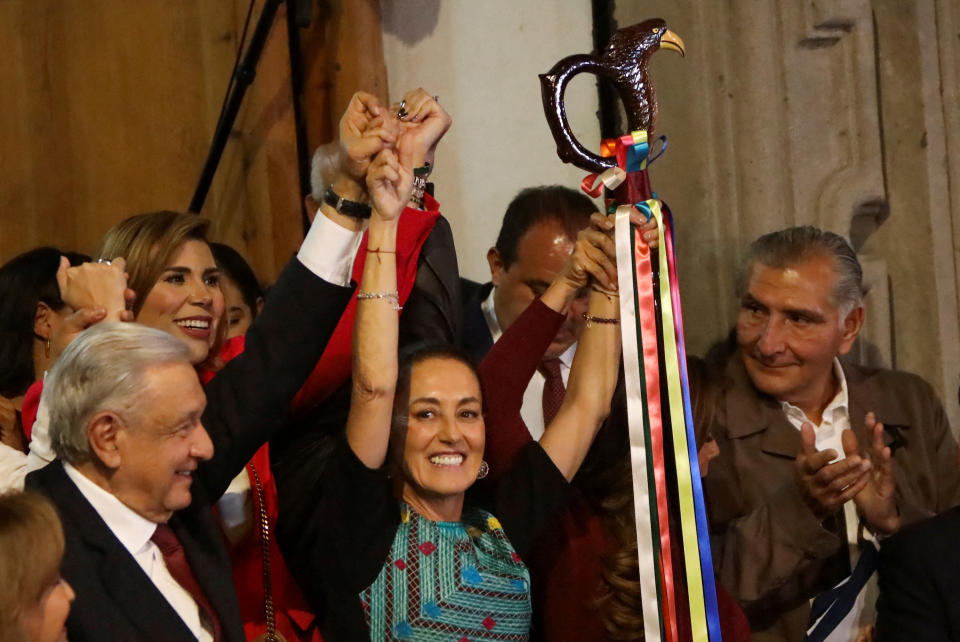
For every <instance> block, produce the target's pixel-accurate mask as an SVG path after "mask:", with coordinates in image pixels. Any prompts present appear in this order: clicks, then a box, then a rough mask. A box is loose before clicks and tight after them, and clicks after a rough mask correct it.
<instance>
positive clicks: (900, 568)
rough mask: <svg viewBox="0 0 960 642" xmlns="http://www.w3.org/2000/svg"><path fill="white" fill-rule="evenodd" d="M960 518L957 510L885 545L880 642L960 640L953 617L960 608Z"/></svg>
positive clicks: (879, 609)
mask: <svg viewBox="0 0 960 642" xmlns="http://www.w3.org/2000/svg"><path fill="white" fill-rule="evenodd" d="M957 517H958V514H957V512H956V511H953V512H952V513H951V514H950V515H945V516H943V517H942V518H938V519H934V520H932V521H927V522H924V523H922V524H918V525H917V526H916V527H914V528H908V529H906V530H904V531H902V532H901V533H900V534H898V535H895V536H894V537H891V538H890V539H887V540H885V541H884V542H882V544H881V547H880V568H879V589H880V595H879V598H878V599H877V634H878V637H877V639H878V640H879V641H880V642H888V641H889V642H894V641H896V642H901V641H902V640H911V641H912V642H927V641H933V640H956V639H958V638H957V636H958V635H960V631H958V630H957V629H956V628H955V627H956V625H957V621H956V615H954V613H955V611H956V609H957V605H958V603H960V601H958V600H960V578H958V577H957V574H956V573H957V567H958V562H960V554H958V553H957V550H958V549H957V540H958V539H960V528H957V526H958V525H960V521H958V519H957ZM944 519H945V520H946V521H943V520H944ZM950 532H952V533H953V537H952V538H950V537H949V533H950ZM950 540H952V541H950ZM943 544H946V546H943ZM951 620H953V621H951Z"/></svg>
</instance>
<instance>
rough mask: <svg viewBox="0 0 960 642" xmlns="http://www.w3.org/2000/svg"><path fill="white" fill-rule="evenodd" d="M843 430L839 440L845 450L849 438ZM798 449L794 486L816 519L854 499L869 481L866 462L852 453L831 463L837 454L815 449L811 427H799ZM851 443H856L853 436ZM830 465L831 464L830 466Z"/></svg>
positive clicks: (805, 424)
mask: <svg viewBox="0 0 960 642" xmlns="http://www.w3.org/2000/svg"><path fill="white" fill-rule="evenodd" d="M848 432H849V433H850V436H851V437H852V436H853V433H852V432H851V431H844V435H843V436H842V439H843V441H844V450H846V446H847V443H848V442H847V440H848V439H849V437H848V436H847V435H846V433H848ZM800 438H801V441H802V444H803V445H802V449H801V452H800V454H799V455H797V459H796V464H795V466H796V475H797V483H798V484H799V486H800V491H801V494H802V495H803V498H804V500H805V501H806V503H807V505H808V506H809V507H810V509H811V510H812V511H813V514H814V515H816V516H817V517H818V518H819V519H821V520H822V519H824V518H825V517H827V515H829V514H830V513H831V512H833V511H835V510H837V509H838V508H840V507H841V506H843V504H844V503H845V502H846V501H848V500H850V499H853V498H854V497H856V495H857V494H858V493H859V492H860V491H862V490H863V489H864V488H865V487H866V486H867V484H868V483H869V481H870V478H869V477H870V476H869V472H870V466H871V464H870V461H869V460H867V459H864V458H862V457H861V456H860V455H859V454H858V453H856V452H850V453H849V454H848V455H847V457H846V458H845V459H841V460H840V461H835V462H833V460H834V459H836V458H837V455H838V453H837V451H836V450H833V449H832V448H830V449H827V450H824V451H820V450H817V437H816V434H815V433H814V430H813V426H812V425H810V424H809V423H806V422H805V423H804V424H803V425H802V426H801V427H800ZM853 439H854V444H855V443H856V437H854V438H853ZM830 462H833V463H830Z"/></svg>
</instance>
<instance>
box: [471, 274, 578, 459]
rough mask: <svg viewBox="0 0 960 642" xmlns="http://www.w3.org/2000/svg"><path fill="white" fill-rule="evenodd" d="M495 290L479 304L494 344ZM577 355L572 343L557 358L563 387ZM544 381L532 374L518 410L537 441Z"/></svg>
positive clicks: (496, 325)
mask: <svg viewBox="0 0 960 642" xmlns="http://www.w3.org/2000/svg"><path fill="white" fill-rule="evenodd" d="M495 291H496V288H493V289H491V290H490V295H489V296H488V297H487V298H486V299H484V300H483V302H482V303H481V304H480V309H481V310H482V311H483V317H484V319H486V321H487V328H488V329H489V330H490V336H491V337H493V340H494V342H496V341H499V340H500V337H501V335H503V331H502V330H501V329H500V322H499V321H498V320H497V311H496V310H495V309H494V306H493V293H494V292H495ZM576 353H577V344H576V343H574V344H573V345H571V346H570V347H569V348H567V349H566V350H564V351H563V354H561V355H560V356H559V357H558V358H559V359H560V376H561V377H562V378H563V386H564V388H566V386H567V381H568V380H569V379H570V366H571V365H573V355H575V354H576ZM545 382H546V379H545V378H544V376H543V375H542V374H540V371H539V370H538V371H537V372H534V373H533V377H531V379H530V383H529V384H527V389H526V390H524V392H523V406H522V407H521V408H520V416H521V417H522V418H523V422H524V423H525V424H526V425H527V430H529V431H530V436H531V437H533V438H534V439H535V440H537V441H539V440H540V437H542V436H543V431H544V428H545V426H544V425H543V386H544V383H545Z"/></svg>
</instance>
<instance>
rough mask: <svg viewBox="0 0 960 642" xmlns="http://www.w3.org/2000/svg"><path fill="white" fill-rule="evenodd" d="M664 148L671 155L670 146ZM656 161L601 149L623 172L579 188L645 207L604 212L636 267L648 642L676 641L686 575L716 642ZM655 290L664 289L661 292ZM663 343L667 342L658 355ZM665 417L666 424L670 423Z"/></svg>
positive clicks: (632, 378)
mask: <svg viewBox="0 0 960 642" xmlns="http://www.w3.org/2000/svg"><path fill="white" fill-rule="evenodd" d="M662 140H663V148H665V147H666V139H665V138H663V139H662ZM663 148H661V150H660V153H662V151H663ZM649 151H650V146H649V143H648V140H647V135H646V133H645V132H634V133H632V134H631V135H629V136H622V137H620V138H617V139H611V140H606V141H603V145H602V148H601V152H602V153H603V155H604V156H607V157H610V156H615V157H616V158H617V165H618V168H620V169H621V172H619V173H617V172H614V171H611V170H607V171H606V172H603V173H602V174H601V175H591V176H589V177H587V179H584V183H583V185H582V186H581V187H583V189H584V191H587V192H588V193H591V192H590V190H593V191H594V192H597V193H599V184H600V183H602V184H604V185H606V186H607V190H608V197H609V196H611V194H610V192H611V191H612V190H613V189H616V188H617V187H619V186H621V185H623V184H624V183H626V185H624V187H623V188H622V189H621V190H620V191H618V192H617V194H618V195H619V197H620V198H623V196H624V195H625V194H626V195H628V197H629V200H630V201H634V200H637V201H639V202H636V203H627V204H624V203H616V202H614V201H613V199H612V198H608V199H607V208H608V211H615V212H616V242H617V253H618V256H621V257H626V256H629V257H630V261H629V262H627V261H620V262H619V263H618V267H617V270H618V273H619V277H620V282H621V283H622V284H625V283H632V284H633V287H632V288H630V287H621V288H620V297H621V298H620V306H621V324H622V325H621V331H622V337H623V358H624V371H625V376H626V385H627V412H628V423H629V435H630V452H631V465H632V469H633V482H634V510H635V512H636V520H637V544H638V563H639V566H640V581H641V594H642V596H643V617H644V629H645V635H646V639H647V640H658V641H659V640H661V639H663V640H666V642H672V641H675V640H677V618H678V617H679V616H680V614H679V613H677V610H676V609H677V601H676V599H677V598H676V594H675V586H674V580H675V572H676V573H680V572H682V573H683V576H684V579H685V580H686V588H687V597H688V604H689V618H690V628H691V632H692V636H693V640H695V641H697V642H701V641H703V642H707V641H710V642H719V641H720V640H721V634H720V626H719V614H718V610H717V600H716V586H715V581H714V577H713V565H712V556H711V552H710V540H709V533H708V532H707V527H706V512H705V508H704V502H703V489H702V486H701V483H700V472H699V466H698V461H697V445H696V440H695V436H694V430H693V417H692V412H691V404H690V392H689V382H688V379H687V369H686V351H685V348H684V345H683V323H682V319H681V309H680V291H679V285H678V282H677V272H676V257H675V255H674V251H673V229H672V221H670V222H669V223H665V221H664V214H663V212H661V208H660V203H659V201H657V200H655V199H651V200H644V199H646V198H648V197H649V196H650V194H651V192H650V189H649V182H648V177H647V175H646V168H647V166H648V165H649V161H648V159H647V155H648V154H649ZM657 156H658V157H659V154H658V155H657ZM621 175H625V178H620V177H621ZM614 177H616V179H617V180H616V181H615V184H614V185H613V186H612V187H611V186H610V185H608V184H607V183H608V182H610V183H614V180H612V179H613V178H614ZM604 178H606V179H607V180H604ZM594 195H597V194H594ZM634 207H637V208H638V209H639V210H641V211H643V212H644V213H645V214H647V216H648V217H653V218H654V219H655V220H656V221H657V230H658V236H659V247H660V248H661V250H660V252H658V253H657V255H656V256H657V260H656V261H654V260H652V257H651V253H650V251H649V249H648V248H647V245H646V243H644V242H643V241H642V240H641V239H640V238H639V234H638V233H637V232H636V231H635V230H632V229H631V227H630V223H629V215H630V212H631V211H633V209H634ZM654 284H658V287H657V289H656V291H654V287H653V286H654ZM658 333H659V337H658ZM658 338H659V339H661V340H662V345H661V346H660V347H658ZM661 366H662V368H663V370H662V371H661ZM667 417H668V418H669V422H664V418H667ZM665 430H669V431H670V436H671V438H672V439H671V441H672V452H667V449H666V444H665V441H664V436H665V433H664V431H665ZM667 457H671V458H672V459H671V461H672V464H673V467H674V468H675V471H676V484H677V488H676V491H677V498H678V503H679V514H678V515H677V519H676V522H677V523H679V526H680V531H679V534H680V541H679V542H671V537H670V514H669V506H668V503H667V490H668V489H667V485H668V483H669V480H668V477H667V472H666V469H667V466H666V458H667ZM676 545H680V546H681V549H682V551H683V559H684V569H683V570H682V571H681V570H680V569H677V570H676V571H675V570H674V563H673V553H672V551H673V547H674V546H676ZM654 595H656V598H657V599H656V602H654V600H653V596H654ZM683 615H684V616H686V614H683Z"/></svg>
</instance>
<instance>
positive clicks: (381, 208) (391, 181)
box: [367, 149, 413, 221]
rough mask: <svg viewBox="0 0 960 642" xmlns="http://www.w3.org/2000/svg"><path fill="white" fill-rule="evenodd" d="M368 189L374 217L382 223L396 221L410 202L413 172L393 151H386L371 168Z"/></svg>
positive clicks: (368, 174) (368, 176)
mask: <svg viewBox="0 0 960 642" xmlns="http://www.w3.org/2000/svg"><path fill="white" fill-rule="evenodd" d="M367 189H368V190H370V198H371V199H372V200H373V211H374V213H373V215H374V216H376V217H378V218H379V219H380V220H382V221H394V220H396V219H397V218H399V216H400V213H401V212H403V208H404V207H406V205H407V201H409V200H410V193H411V192H412V191H413V170H412V169H410V168H409V167H404V166H403V164H402V163H401V162H400V160H399V158H398V157H397V155H396V153H395V152H394V151H393V150H392V149H385V150H383V151H382V152H380V153H379V154H377V157H376V158H375V159H374V161H373V164H372V165H371V166H370V171H369V172H368V173H367Z"/></svg>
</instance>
